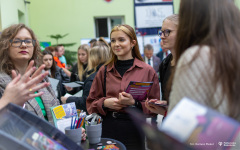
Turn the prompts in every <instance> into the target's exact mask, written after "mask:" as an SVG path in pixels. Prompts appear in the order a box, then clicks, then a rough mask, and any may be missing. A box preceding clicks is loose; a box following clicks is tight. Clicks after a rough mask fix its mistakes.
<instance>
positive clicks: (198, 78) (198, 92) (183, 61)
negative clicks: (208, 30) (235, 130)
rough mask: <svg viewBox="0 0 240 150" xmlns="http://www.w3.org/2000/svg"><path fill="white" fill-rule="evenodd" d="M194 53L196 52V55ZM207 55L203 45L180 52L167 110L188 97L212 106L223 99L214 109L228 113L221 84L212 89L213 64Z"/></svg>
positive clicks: (207, 50)
mask: <svg viewBox="0 0 240 150" xmlns="http://www.w3.org/2000/svg"><path fill="white" fill-rule="evenodd" d="M198 52H199V53H198ZM197 53H198V54H197ZM195 54H197V56H196V57H195ZM209 56H210V48H209V47H208V46H203V47H202V48H201V49H200V47H199V46H193V47H190V48H189V49H187V50H186V51H185V52H184V53H183V54H182V56H181V58H180V59H179V63H178V64H177V66H176V72H175V75H174V79H173V85H172V91H171V93H170V101H169V103H170V106H169V111H171V110H172V109H173V107H174V106H175V105H176V104H177V103H178V102H179V101H180V100H181V99H182V98H183V97H188V98H190V99H192V100H194V101H197V102H199V103H201V104H204V105H207V106H209V107H212V108H214V106H216V105H217V104H218V103H219V102H220V100H221V99H223V103H222V104H221V105H220V106H219V107H218V108H217V109H216V110H217V111H219V112H221V113H223V114H225V115H228V113H227V112H228V110H227V98H226V95H225V96H224V95H223V94H222V92H221V85H219V86H217V88H216V89H214V86H213V84H212V79H213V78H214V66H215V65H214V64H210V58H209ZM192 59H193V61H192V62H191V60H192ZM190 62H191V63H190ZM214 109H215V108H214Z"/></svg>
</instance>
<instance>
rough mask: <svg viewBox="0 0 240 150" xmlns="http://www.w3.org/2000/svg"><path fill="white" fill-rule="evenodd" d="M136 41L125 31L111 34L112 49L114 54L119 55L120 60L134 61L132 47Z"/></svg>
mask: <svg viewBox="0 0 240 150" xmlns="http://www.w3.org/2000/svg"><path fill="white" fill-rule="evenodd" d="M133 46H134V41H131V39H130V38H129V37H128V36H127V34H125V33H124V32H123V31H114V32H112V34H111V48H112V50H113V53H114V54H115V55H117V57H118V60H128V59H132V58H133V57H132V47H133Z"/></svg>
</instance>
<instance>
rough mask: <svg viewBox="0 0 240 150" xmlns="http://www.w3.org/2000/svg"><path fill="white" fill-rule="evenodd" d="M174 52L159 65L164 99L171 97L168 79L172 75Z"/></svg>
mask: <svg viewBox="0 0 240 150" xmlns="http://www.w3.org/2000/svg"><path fill="white" fill-rule="evenodd" d="M172 58H173V57H172V54H169V55H168V56H167V57H166V58H165V59H164V60H163V61H162V63H161V64H160V66H159V75H160V80H159V81H160V82H161V92H162V100H168V99H169V92H170V91H169V89H168V79H169V78H170V76H171V72H172V71H171V70H172V66H171V60H172Z"/></svg>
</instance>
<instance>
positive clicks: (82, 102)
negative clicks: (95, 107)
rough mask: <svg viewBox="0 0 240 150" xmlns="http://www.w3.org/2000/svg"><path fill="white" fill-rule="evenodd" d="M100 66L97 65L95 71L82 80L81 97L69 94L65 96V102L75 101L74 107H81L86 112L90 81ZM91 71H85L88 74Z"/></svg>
mask: <svg viewBox="0 0 240 150" xmlns="http://www.w3.org/2000/svg"><path fill="white" fill-rule="evenodd" d="M101 66H102V64H100V65H98V67H97V70H96V72H94V73H93V74H91V75H90V76H89V77H88V78H87V79H86V80H85V81H84V85H83V95H82V97H75V96H70V97H68V98H67V101H66V102H67V103H71V102H75V104H76V108H77V109H81V110H84V111H86V112H87V108H86V100H87V97H88V95H89V92H90V89H91V86H92V82H93V80H94V78H95V76H96V74H97V71H98V70H99V68H100V67H101ZM91 72H93V70H90V71H88V72H87V73H88V74H90V73H91Z"/></svg>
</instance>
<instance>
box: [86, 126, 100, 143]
mask: <svg viewBox="0 0 240 150" xmlns="http://www.w3.org/2000/svg"><path fill="white" fill-rule="evenodd" d="M85 128H86V133H87V137H88V141H89V143H90V144H97V143H99V142H100V141H101V136H102V123H100V124H97V125H85Z"/></svg>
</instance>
